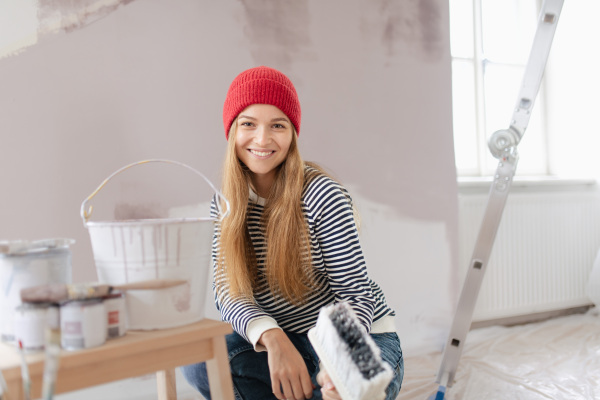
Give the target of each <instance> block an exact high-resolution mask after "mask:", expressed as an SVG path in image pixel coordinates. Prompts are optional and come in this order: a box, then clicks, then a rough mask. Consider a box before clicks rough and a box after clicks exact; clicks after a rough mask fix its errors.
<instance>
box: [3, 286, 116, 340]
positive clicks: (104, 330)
mask: <svg viewBox="0 0 600 400" xmlns="http://www.w3.org/2000/svg"><path fill="white" fill-rule="evenodd" d="M14 322H15V339H16V343H21V346H22V347H23V350H25V351H27V352H32V351H40V350H43V349H44V345H45V332H46V328H47V327H49V328H51V329H53V328H58V327H59V326H60V331H61V347H62V348H63V349H65V350H80V349H86V348H90V347H96V346H100V345H102V344H104V343H105V342H106V340H107V339H112V338H117V337H120V336H123V335H124V334H125V333H126V332H127V314H126V307H125V294H124V293H122V292H113V293H111V294H110V295H108V296H105V297H102V298H93V299H85V300H70V301H67V302H64V303H61V304H60V305H59V304H56V303H23V304H21V305H20V306H19V307H17V310H16V312H15V321H14Z"/></svg>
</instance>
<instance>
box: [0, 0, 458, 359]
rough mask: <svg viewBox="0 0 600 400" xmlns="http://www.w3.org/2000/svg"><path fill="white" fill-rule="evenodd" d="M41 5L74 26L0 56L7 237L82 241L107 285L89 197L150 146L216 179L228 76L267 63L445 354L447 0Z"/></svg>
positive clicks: (409, 328)
mask: <svg viewBox="0 0 600 400" xmlns="http://www.w3.org/2000/svg"><path fill="white" fill-rule="evenodd" d="M39 3H40V9H39V15H40V18H41V19H42V21H41V22H42V25H41V26H45V28H44V29H46V30H47V29H49V28H47V27H48V26H49V25H50V24H49V23H48V21H50V20H51V18H54V19H52V21H54V24H55V25H56V26H59V27H60V26H63V27H64V26H65V25H67V26H68V28H63V29H58V32H57V33H46V31H42V28H40V31H39V32H38V34H39V36H38V37H37V44H35V45H33V46H31V47H27V48H26V49H25V50H24V51H22V52H20V53H18V54H16V55H13V56H10V57H6V58H4V59H1V60H0V110H1V111H0V113H1V114H0V135H1V136H0V137H1V142H0V143H1V145H0V146H1V147H0V151H1V156H0V171H1V177H2V180H1V184H2V190H1V193H2V195H1V196H2V197H1V200H0V239H5V240H7V239H19V238H20V239H36V238H42V237H72V238H75V239H76V240H77V243H76V245H75V246H74V247H73V248H72V251H73V279H74V280H75V281H84V280H93V279H96V275H95V269H94V264H93V259H92V250H91V246H90V243H89V238H88V236H87V232H86V230H85V228H84V227H83V225H82V221H81V219H80V217H79V207H80V204H81V202H82V200H83V199H84V198H85V197H86V196H87V195H89V194H90V193H91V191H92V190H93V189H94V188H95V187H96V186H97V185H98V184H99V183H100V182H101V181H102V179H104V178H105V177H106V176H107V175H109V174H110V173H111V172H113V171H114V170H116V169H117V168H119V167H121V166H123V165H125V164H128V163H130V162H133V161H136V160H140V159H145V158H154V157H159V158H170V159H174V160H178V161H181V162H184V163H186V164H189V165H191V166H193V167H195V168H197V169H199V170H200V171H202V172H204V173H205V174H206V175H207V176H208V177H209V178H210V179H211V180H213V181H214V182H218V180H219V170H220V164H221V158H222V156H223V154H224V149H225V145H226V141H225V139H224V134H223V128H222V123H221V121H222V120H221V110H222V104H223V100H224V96H225V93H226V90H227V87H228V85H229V83H230V82H231V80H232V79H233V78H234V77H235V76H236V75H237V74H238V73H239V72H241V71H242V70H243V69H246V68H249V67H252V66H257V65H269V66H272V67H275V68H278V69H281V70H282V71H284V72H285V73H286V74H288V76H290V78H291V79H292V80H293V81H294V83H295V84H296V87H297V90H298V93H299V96H300V99H301V103H302V107H303V109H302V112H303V120H302V131H301V135H300V145H301V151H302V153H303V156H304V158H305V159H307V160H312V161H316V162H319V163H321V164H322V165H323V166H325V167H326V168H328V169H329V170H330V171H331V172H332V173H333V174H334V175H335V176H337V177H338V178H339V179H340V180H341V181H342V182H343V183H345V184H346V185H347V186H348V187H349V188H350V190H351V192H352V194H353V196H354V198H355V200H356V203H357V205H358V207H359V211H360V212H361V213H362V220H363V231H362V234H363V246H364V248H365V253H366V258H367V261H368V262H369V268H370V273H371V275H372V276H373V277H374V278H375V279H376V280H377V281H378V282H379V283H380V284H381V286H382V287H383V288H384V290H385V292H386V295H387V297H388V300H389V302H390V303H391V304H392V306H393V307H394V308H395V309H396V310H397V311H398V318H397V326H398V330H399V333H400V337H401V339H402V341H403V345H404V349H405V351H406V352H408V353H410V352H417V351H420V350H423V349H427V350H432V349H436V350H437V349H440V348H441V345H442V343H443V342H444V341H445V335H446V332H447V330H448V327H449V324H450V321H451V317H452V312H453V304H455V300H456V297H457V291H458V289H457V288H458V287H459V282H457V279H456V278H455V275H456V274H455V271H456V259H457V243H456V241H457V239H456V232H457V194H456V176H455V169H454V159H453V157H454V155H453V144H452V131H451V94H450V88H451V85H450V77H451V74H450V54H449V38H448V5H447V3H446V1H444V0H422V1H419V2H405V1H397V2H389V1H387V0H368V1H367V0H351V1H350V0H331V1H327V2H323V1H319V0H296V1H293V2H292V1H289V2H270V1H266V0H263V1H249V0H247V1H244V0H240V1H232V0H227V1H218V2H217V1H197V0H176V1H167V0H137V1H131V0H130V1H124V0H123V1H120V2H119V1H116V0H115V1H108V2H107V1H104V2H103V4H105V7H104V8H101V7H96V9H94V10H95V11H94V10H92V12H88V13H87V14H86V13H80V14H76V13H75V14H73V13H74V10H73V7H74V6H73V4H72V2H69V1H67V0H62V1H61V0H54V1H51V0H42V1H40V2H39ZM95 3H101V2H100V1H96V2H94V1H92V0H88V1H86V2H82V3H81V4H82V6H81V7H83V4H85V5H86V7H90V5H92V6H93V5H94V4H95ZM106 3H110V4H109V5H110V6H106ZM61 13H62V15H63V16H64V15H67V14H69V13H71V14H73V15H75V16H76V17H75V19H74V20H70V21H71V22H68V21H67V22H65V20H63V22H62V25H61V23H60V22H56V21H60V18H59V19H56V16H57V15H58V16H60V15H61ZM71 14H69V15H71ZM101 17H103V18H101ZM92 22H93V23H92ZM44 23H45V25H44ZM57 24H58V25H57ZM54 31H56V29H54Z"/></svg>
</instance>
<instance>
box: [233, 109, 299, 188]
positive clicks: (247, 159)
mask: <svg viewBox="0 0 600 400" xmlns="http://www.w3.org/2000/svg"><path fill="white" fill-rule="evenodd" d="M292 135H294V130H293V125H292V123H291V122H290V119H289V118H288V117H287V116H286V115H285V114H284V113H283V111H281V110H280V109H279V108H277V107H275V106H272V105H270V104H253V105H251V106H248V107H246V108H245V109H244V110H243V111H242V112H241V113H240V114H239V115H238V117H237V128H236V132H235V150H236V154H237V156H238V158H239V159H240V160H241V161H242V162H243V163H244V164H245V165H246V166H247V167H248V168H249V169H250V171H252V183H253V185H254V189H255V190H256V191H257V193H258V195H260V196H261V197H267V195H268V192H269V189H270V188H271V184H272V183H273V180H274V179H275V173H276V169H277V167H278V166H279V165H280V164H281V163H282V162H283V161H284V160H285V159H286V157H287V154H288V151H289V149H290V145H291V143H292Z"/></svg>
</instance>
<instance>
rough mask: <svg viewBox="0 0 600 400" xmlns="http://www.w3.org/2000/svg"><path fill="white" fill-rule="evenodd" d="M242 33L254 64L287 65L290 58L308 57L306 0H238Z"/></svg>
mask: <svg viewBox="0 0 600 400" xmlns="http://www.w3.org/2000/svg"><path fill="white" fill-rule="evenodd" d="M240 1H241V3H242V5H243V7H244V16H243V18H244V21H243V22H244V24H245V26H244V33H245V36H246V38H247V39H248V42H249V45H250V51H251V55H252V59H253V60H254V62H255V63H256V64H257V65H270V66H276V67H278V68H283V69H289V68H290V65H291V64H292V62H293V60H294V59H297V58H298V57H310V54H309V48H310V44H311V40H310V35H309V20H310V17H309V10H308V1H307V0H294V1H280V0H278V1H273V0H240Z"/></svg>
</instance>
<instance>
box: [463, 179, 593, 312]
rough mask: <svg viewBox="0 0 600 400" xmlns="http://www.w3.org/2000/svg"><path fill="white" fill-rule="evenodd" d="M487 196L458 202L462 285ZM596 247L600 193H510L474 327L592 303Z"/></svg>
mask: <svg viewBox="0 0 600 400" xmlns="http://www.w3.org/2000/svg"><path fill="white" fill-rule="evenodd" d="M521 191H523V189H522V188H521ZM487 198H488V195H487V193H483V194H482V193H476V194H461V195H460V196H459V235H460V237H459V263H460V264H459V267H460V270H461V274H462V275H461V277H462V280H461V282H463V281H464V278H465V276H466V272H467V269H468V268H469V264H470V261H471V257H472V255H473V249H474V245H475V240H476V238H477V235H478V233H479V228H480V225H481V220H482V217H483V213H484V210H485V206H486V204H487ZM599 249H600V195H599V194H598V193H597V192H596V190H581V191H577V192H573V191H552V190H548V189H545V190H537V191H535V192H533V193H525V192H523V193H521V192H519V191H518V190H516V192H515V193H513V192H511V194H510V195H509V198H508V201H507V203H506V207H505V209H504V214H503V216H502V221H501V223H500V226H499V229H498V233H497V236H496V241H495V242H494V247H493V250H492V253H491V257H490V261H489V264H488V267H487V271H486V274H485V277H484V280H483V283H482V286H481V291H480V293H479V297H478V300H477V305H476V307H475V312H474V314H473V321H475V322H476V321H487V320H493V319H499V318H510V317H515V316H523V315H528V314H534V313H540V312H548V311H555V310H563V309H568V308H572V307H579V306H584V305H589V304H591V301H590V299H589V297H588V295H587V293H586V289H587V283H588V280H589V276H590V273H591V270H592V267H593V264H594V259H595V257H596V254H597V253H598V250H599Z"/></svg>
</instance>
